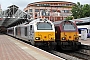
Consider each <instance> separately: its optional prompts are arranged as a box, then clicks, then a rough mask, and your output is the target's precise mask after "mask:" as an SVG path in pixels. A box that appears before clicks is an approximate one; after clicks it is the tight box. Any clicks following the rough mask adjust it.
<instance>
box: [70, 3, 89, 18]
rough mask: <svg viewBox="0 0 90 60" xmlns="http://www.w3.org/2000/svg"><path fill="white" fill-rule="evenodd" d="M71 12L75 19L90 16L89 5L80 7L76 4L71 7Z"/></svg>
mask: <svg viewBox="0 0 90 60" xmlns="http://www.w3.org/2000/svg"><path fill="white" fill-rule="evenodd" d="M71 11H72V16H73V17H74V18H75V19H77V18H84V17H89V16H90V5H89V4H84V5H81V4H80V3H79V2H77V4H75V5H74V6H73V8H72V10H71Z"/></svg>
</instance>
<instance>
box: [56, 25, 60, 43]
mask: <svg viewBox="0 0 90 60" xmlns="http://www.w3.org/2000/svg"><path fill="white" fill-rule="evenodd" d="M60 33H61V31H60V27H59V26H56V27H55V38H56V41H58V40H60Z"/></svg>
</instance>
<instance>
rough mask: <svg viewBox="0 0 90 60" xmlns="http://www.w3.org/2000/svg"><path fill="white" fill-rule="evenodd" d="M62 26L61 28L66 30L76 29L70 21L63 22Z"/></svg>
mask: <svg viewBox="0 0 90 60" xmlns="http://www.w3.org/2000/svg"><path fill="white" fill-rule="evenodd" d="M62 26H63V30H65V31H67V30H70V31H75V30H76V27H75V25H74V24H73V23H72V22H70V21H66V22H64V23H63V25H62Z"/></svg>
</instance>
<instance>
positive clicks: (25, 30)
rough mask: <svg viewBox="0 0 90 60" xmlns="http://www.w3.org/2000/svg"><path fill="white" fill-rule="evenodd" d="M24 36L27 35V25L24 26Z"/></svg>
mask: <svg viewBox="0 0 90 60" xmlns="http://www.w3.org/2000/svg"><path fill="white" fill-rule="evenodd" d="M25 36H27V27H25Z"/></svg>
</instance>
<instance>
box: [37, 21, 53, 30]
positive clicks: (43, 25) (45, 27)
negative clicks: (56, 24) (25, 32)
mask: <svg viewBox="0 0 90 60" xmlns="http://www.w3.org/2000/svg"><path fill="white" fill-rule="evenodd" d="M37 30H52V25H51V23H48V22H39V23H37Z"/></svg>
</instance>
